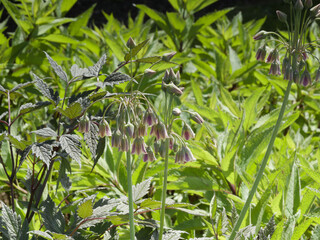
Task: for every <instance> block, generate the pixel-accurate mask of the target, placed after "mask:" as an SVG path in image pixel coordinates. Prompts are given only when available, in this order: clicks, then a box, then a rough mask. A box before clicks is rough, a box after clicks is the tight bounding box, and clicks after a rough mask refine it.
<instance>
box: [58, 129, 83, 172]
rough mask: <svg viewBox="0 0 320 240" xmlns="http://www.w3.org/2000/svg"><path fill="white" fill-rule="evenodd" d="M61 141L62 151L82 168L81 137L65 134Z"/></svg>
mask: <svg viewBox="0 0 320 240" xmlns="http://www.w3.org/2000/svg"><path fill="white" fill-rule="evenodd" d="M59 141H60V143H61V147H62V149H63V150H65V151H66V153H67V154H68V155H69V156H70V157H71V158H72V159H73V160H75V161H76V162H77V163H78V164H79V166H80V167H81V150H80V147H81V144H80V137H79V136H77V135H75V134H64V135H62V136H61V137H60V139H59Z"/></svg>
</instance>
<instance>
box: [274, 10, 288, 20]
mask: <svg viewBox="0 0 320 240" xmlns="http://www.w3.org/2000/svg"><path fill="white" fill-rule="evenodd" d="M276 13H277V16H278V19H279V21H280V22H283V23H286V22H287V14H285V13H284V12H281V11H279V10H277V11H276Z"/></svg>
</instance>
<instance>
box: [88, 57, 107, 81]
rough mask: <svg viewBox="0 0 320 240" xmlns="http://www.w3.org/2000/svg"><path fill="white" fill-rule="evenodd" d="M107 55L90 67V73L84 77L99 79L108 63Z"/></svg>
mask: <svg viewBox="0 0 320 240" xmlns="http://www.w3.org/2000/svg"><path fill="white" fill-rule="evenodd" d="M106 60H107V55H106V54H103V55H102V57H101V58H100V59H99V61H98V62H97V63H96V64H94V65H93V66H91V67H88V72H86V73H84V75H83V76H84V77H98V76H99V72H100V71H101V69H102V67H103V65H104V64H105V63H106Z"/></svg>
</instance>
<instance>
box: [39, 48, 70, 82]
mask: <svg viewBox="0 0 320 240" xmlns="http://www.w3.org/2000/svg"><path fill="white" fill-rule="evenodd" d="M44 53H45V54H46V56H47V59H48V60H49V63H50V65H51V67H52V68H53V70H54V71H55V72H56V74H57V75H58V76H59V78H61V79H62V80H64V81H65V82H68V76H67V74H66V72H65V71H63V69H62V67H61V66H60V65H58V64H57V63H56V62H55V61H54V60H53V59H52V58H51V57H50V56H49V54H48V53H46V52H44Z"/></svg>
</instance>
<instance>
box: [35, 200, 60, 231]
mask: <svg viewBox="0 0 320 240" xmlns="http://www.w3.org/2000/svg"><path fill="white" fill-rule="evenodd" d="M40 213H41V217H42V219H43V224H44V226H45V227H46V229H47V230H49V231H50V232H55V233H64V230H65V219H64V217H63V215H62V212H61V211H60V210H58V211H57V208H56V206H55V204H54V202H53V201H52V199H51V198H50V196H49V195H48V197H47V199H46V200H45V201H43V202H42V203H41V205H40Z"/></svg>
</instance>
